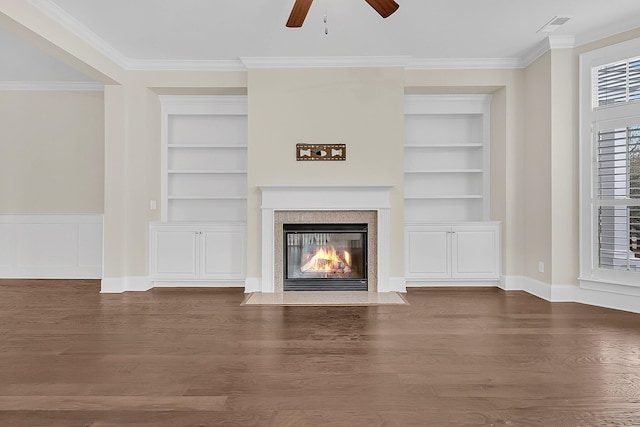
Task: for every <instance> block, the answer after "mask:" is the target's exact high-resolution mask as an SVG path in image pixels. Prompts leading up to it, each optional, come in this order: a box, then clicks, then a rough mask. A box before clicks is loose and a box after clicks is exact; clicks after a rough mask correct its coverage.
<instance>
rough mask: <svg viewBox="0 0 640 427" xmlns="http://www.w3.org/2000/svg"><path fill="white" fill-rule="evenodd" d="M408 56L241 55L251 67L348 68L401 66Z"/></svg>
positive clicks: (405, 63) (403, 65)
mask: <svg viewBox="0 0 640 427" xmlns="http://www.w3.org/2000/svg"><path fill="white" fill-rule="evenodd" d="M409 59H410V57H408V56H318V57H241V58H240V60H241V61H242V63H243V64H244V65H245V67H247V68H248V69H251V68H346V67H352V68H355V67H364V68H366V67H400V68H404V67H406V65H407V62H409Z"/></svg>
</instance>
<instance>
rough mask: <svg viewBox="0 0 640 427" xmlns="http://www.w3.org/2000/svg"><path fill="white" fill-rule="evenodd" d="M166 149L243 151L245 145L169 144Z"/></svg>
mask: <svg viewBox="0 0 640 427" xmlns="http://www.w3.org/2000/svg"><path fill="white" fill-rule="evenodd" d="M167 147H168V148H237V149H245V148H247V146H246V145H237V144H235V145H231V144H228V145H220V144H169V145H167Z"/></svg>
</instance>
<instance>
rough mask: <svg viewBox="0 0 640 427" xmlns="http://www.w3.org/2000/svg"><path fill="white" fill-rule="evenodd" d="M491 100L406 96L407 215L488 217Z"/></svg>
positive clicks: (414, 219)
mask: <svg viewBox="0 0 640 427" xmlns="http://www.w3.org/2000/svg"><path fill="white" fill-rule="evenodd" d="M489 101H490V97H488V96H484V95H478V96H476V95H469V96H467V95H464V96H461V95H443V96H429V95H425V96H422V95H408V96H406V103H405V143H404V151H405V160H404V194H405V197H404V199H405V221H407V222H441V221H449V222H450V221H483V220H487V219H488V216H489V202H488V200H489V149H488V147H489Z"/></svg>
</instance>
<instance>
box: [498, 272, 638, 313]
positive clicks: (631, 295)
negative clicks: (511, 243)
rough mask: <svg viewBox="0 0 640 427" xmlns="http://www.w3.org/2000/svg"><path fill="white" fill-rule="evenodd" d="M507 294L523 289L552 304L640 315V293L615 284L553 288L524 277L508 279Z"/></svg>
mask: <svg viewBox="0 0 640 427" xmlns="http://www.w3.org/2000/svg"><path fill="white" fill-rule="evenodd" d="M500 287H501V288H502V289H504V290H505V291H515V290H522V291H525V292H527V293H529V294H532V295H535V296H537V297H539V298H542V299H544V300H546V301H549V302H575V303H579V304H587V305H593V306H597V307H604V308H611V309H614V310H623V311H630V312H633V313H640V292H638V289H636V288H629V287H624V286H619V285H614V284H609V285H607V284H605V283H602V282H595V281H592V280H584V279H581V280H580V287H578V286H575V285H550V284H548V283H545V282H541V281H539V280H535V279H532V278H530V277H524V276H505V277H504V285H503V286H500Z"/></svg>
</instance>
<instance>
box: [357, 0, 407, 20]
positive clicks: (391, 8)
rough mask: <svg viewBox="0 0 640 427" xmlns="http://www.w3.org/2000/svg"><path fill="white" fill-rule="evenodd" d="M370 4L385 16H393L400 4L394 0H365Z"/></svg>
mask: <svg viewBox="0 0 640 427" xmlns="http://www.w3.org/2000/svg"><path fill="white" fill-rule="evenodd" d="M365 1H366V2H367V3H369V5H370V6H371V7H372V8H374V9H375V10H376V12H378V13H379V14H380V16H382V17H383V18H387V17H388V16H391V14H393V12H395V11H396V10H398V8H399V7H400V5H399V4H398V3H396V2H395V1H394V0H365Z"/></svg>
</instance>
